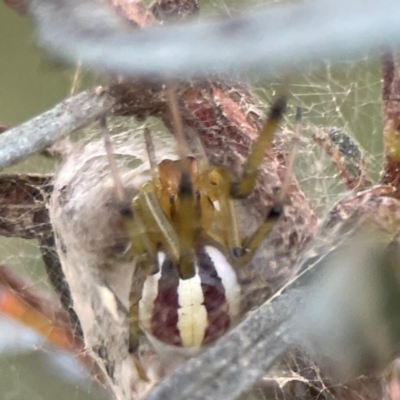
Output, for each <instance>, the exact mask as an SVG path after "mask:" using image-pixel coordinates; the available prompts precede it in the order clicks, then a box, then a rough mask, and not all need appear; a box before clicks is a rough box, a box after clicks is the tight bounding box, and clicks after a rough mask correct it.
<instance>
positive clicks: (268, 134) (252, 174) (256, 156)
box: [231, 96, 287, 198]
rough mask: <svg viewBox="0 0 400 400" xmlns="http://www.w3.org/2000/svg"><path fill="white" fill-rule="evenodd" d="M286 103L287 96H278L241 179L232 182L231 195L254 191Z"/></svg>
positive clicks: (236, 195)
mask: <svg viewBox="0 0 400 400" xmlns="http://www.w3.org/2000/svg"><path fill="white" fill-rule="evenodd" d="M286 103H287V101H286V96H281V97H278V98H277V99H276V100H275V102H274V103H273V105H272V107H271V109H270V111H269V115H268V118H267V121H266V123H265V124H264V127H263V128H262V130H261V132H260V135H259V137H258V140H257V141H256V142H255V143H254V144H253V148H252V150H251V153H250V155H249V157H248V159H247V163H246V166H245V169H244V172H243V175H242V177H241V179H240V181H239V182H233V183H232V186H231V196H232V197H233V198H244V197H247V196H248V195H249V194H250V193H251V192H252V191H253V189H254V185H255V182H256V178H257V172H258V168H259V166H260V165H261V162H262V161H263V159H264V156H265V152H266V151H267V150H269V149H270V147H271V144H272V140H273V137H274V133H275V131H276V130H277V128H278V125H279V123H280V121H281V119H282V116H283V114H284V113H285V110H286Z"/></svg>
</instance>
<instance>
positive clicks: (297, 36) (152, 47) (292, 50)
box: [29, 0, 400, 79]
mask: <svg viewBox="0 0 400 400" xmlns="http://www.w3.org/2000/svg"><path fill="white" fill-rule="evenodd" d="M78 6H79V7H78ZM83 8H85V11H84V12H83V11H82V10H83ZM29 10H30V13H31V15H33V17H34V19H35V21H36V26H37V29H38V33H39V37H40V41H41V43H42V45H43V46H44V47H45V48H46V49H47V50H48V51H50V52H51V53H53V54H54V55H55V56H57V57H61V58H64V59H66V60H69V61H71V62H76V61H77V60H82V62H83V64H84V65H86V66H89V67H90V68H92V69H94V70H96V71H102V72H105V71H106V72H110V71H112V72H116V73H121V74H123V75H125V76H129V77H138V76H142V77H147V78H149V79H155V78H160V77H164V78H165V77H168V78H179V79H183V78H184V77H193V76H200V75H204V74H209V73H210V72H213V73H215V72H232V71H243V70H249V69H252V70H254V69H257V70H261V71H263V73H264V74H270V75H271V74H281V73H282V71H288V70H290V69H292V68H297V67H299V66H303V67H304V66H309V67H310V66H313V65H314V66H315V65H318V62H320V61H322V60H325V59H327V58H329V59H331V60H332V61H335V60H336V61H338V62H343V61H344V60H355V59H357V58H359V56H360V55H361V54H365V53H366V52H368V51H380V50H381V49H382V47H386V46H388V45H397V44H398V43H399V38H400V15H399V13H398V2H397V0H383V1H381V2H376V1H369V2H365V1H363V0H352V1H348V0H339V1H338V0H325V1H314V2H312V1H310V2H306V3H304V2H300V3H297V4H293V5H290V6H288V5H287V4H284V5H283V6H276V7H272V8H270V9H267V10H264V11H257V12H255V13H249V14H246V15H244V16H240V17H238V18H235V19H231V20H228V21H222V22H219V23H215V22H204V21H203V22H202V23H200V24H197V23H196V24H193V25H190V24H184V25H179V26H166V27H161V28H160V27H156V28H153V29H146V30H145V31H141V32H130V31H129V29H128V27H127V26H126V24H125V23H124V21H122V20H118V18H117V16H116V15H115V12H110V9H107V7H106V6H105V5H104V4H101V3H100V2H99V3H98V4H95V3H94V2H93V3H92V2H89V1H83V0H81V1H78V0H57V1H53V0H31V1H30V7H29ZM77 14H80V15H79V17H78V18H77ZM83 14H85V15H86V16H84V15H83ZM92 15H96V20H95V21H94V20H92V19H90V17H91V16H92ZM299 16H301V17H299ZM315 32H318V34H315ZM244 54H245V55H246V56H245V57H243V55H244Z"/></svg>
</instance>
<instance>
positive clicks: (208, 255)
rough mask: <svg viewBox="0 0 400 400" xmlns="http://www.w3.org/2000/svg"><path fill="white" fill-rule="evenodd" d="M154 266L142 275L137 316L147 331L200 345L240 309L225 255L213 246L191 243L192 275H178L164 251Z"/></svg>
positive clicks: (162, 338) (183, 343) (181, 343)
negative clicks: (193, 252)
mask: <svg viewBox="0 0 400 400" xmlns="http://www.w3.org/2000/svg"><path fill="white" fill-rule="evenodd" d="M157 261H158V272H157V273H156V274H154V275H150V276H148V277H147V278H146V281H145V283H144V286H143V291H142V299H141V300H140V303H139V319H140V323H141V325H142V327H143V328H144V329H145V331H146V332H147V333H149V334H150V335H152V336H154V337H155V338H157V339H158V340H160V341H162V342H164V343H168V344H171V345H175V346H183V347H200V346H202V345H204V344H207V343H210V342H212V341H214V340H216V339H217V338H218V337H220V336H221V335H222V334H224V333H225V332H226V331H227V330H228V328H229V327H230V326H231V324H232V321H233V320H234V319H235V317H236V316H237V314H238V313H239V307H240V287H239V284H238V282H237V277H236V273H235V271H234V269H233V267H232V266H231V264H230V263H229V261H228V260H227V258H226V257H225V255H224V254H223V253H222V252H221V251H220V250H218V249H217V248H216V247H213V246H204V247H200V248H198V249H196V257H195V266H194V267H195V271H196V272H195V275H194V276H193V277H192V278H189V279H181V278H180V276H179V273H178V268H176V265H174V263H173V262H172V260H171V258H170V257H168V255H167V254H166V253H164V252H159V253H158V254H157Z"/></svg>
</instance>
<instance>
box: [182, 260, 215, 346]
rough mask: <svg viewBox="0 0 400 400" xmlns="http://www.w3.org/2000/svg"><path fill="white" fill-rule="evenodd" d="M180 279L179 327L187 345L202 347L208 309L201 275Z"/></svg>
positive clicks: (183, 340)
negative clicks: (205, 303) (205, 304)
mask: <svg viewBox="0 0 400 400" xmlns="http://www.w3.org/2000/svg"><path fill="white" fill-rule="evenodd" d="M198 272H199V271H198V268H197V266H196V274H195V275H194V276H193V278H190V279H185V280H182V279H180V280H179V286H178V296H179V297H178V298H179V307H180V308H179V309H178V329H179V332H180V335H181V339H182V344H183V346H185V347H200V346H201V344H202V343H203V339H204V334H205V332H206V329H207V326H208V318H207V310H206V308H205V306H204V304H203V303H204V296H203V290H202V287H201V280H200V276H199V275H198Z"/></svg>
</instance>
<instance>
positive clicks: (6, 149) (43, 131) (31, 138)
mask: <svg viewBox="0 0 400 400" xmlns="http://www.w3.org/2000/svg"><path fill="white" fill-rule="evenodd" d="M114 102H115V99H113V98H112V97H111V96H109V95H107V94H106V93H100V94H98V93H97V92H96V90H87V91H85V92H82V93H79V94H78V95H76V96H74V97H71V98H69V99H67V100H65V101H63V102H62V103H60V104H57V105H56V106H55V107H53V108H52V109H51V110H49V111H47V112H45V113H44V114H41V115H39V116H37V117H35V118H33V119H31V120H29V121H28V122H25V123H24V124H22V125H20V126H18V127H16V128H12V129H9V130H7V131H6V132H4V133H2V134H1V135H0V170H2V169H4V168H6V167H9V166H11V165H13V164H16V163H17V162H19V161H21V160H23V159H24V158H26V157H28V156H30V155H32V154H34V153H36V152H38V151H41V150H44V149H45V148H47V147H49V146H51V145H52V144H53V143H54V142H55V141H56V140H58V139H61V138H62V137H64V136H66V135H68V134H70V133H71V132H74V131H76V130H77V129H80V128H83V127H84V126H86V125H88V124H89V123H90V122H92V121H94V120H95V119H96V118H98V117H99V116H101V115H103V114H106V113H107V112H108V111H109V110H110V109H111V107H112V106H113V104H114Z"/></svg>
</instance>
